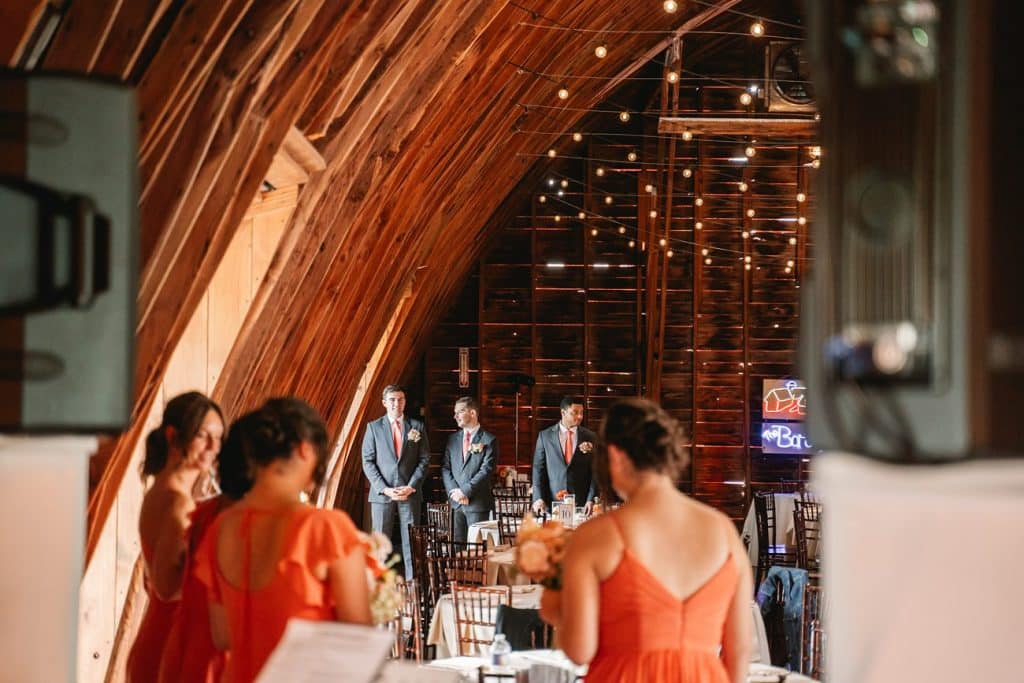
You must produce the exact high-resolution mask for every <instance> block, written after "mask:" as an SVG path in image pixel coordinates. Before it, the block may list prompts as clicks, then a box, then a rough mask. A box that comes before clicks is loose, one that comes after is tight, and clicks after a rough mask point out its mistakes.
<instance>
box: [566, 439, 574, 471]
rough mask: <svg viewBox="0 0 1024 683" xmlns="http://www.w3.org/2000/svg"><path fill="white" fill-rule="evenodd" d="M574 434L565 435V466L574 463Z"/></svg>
mask: <svg viewBox="0 0 1024 683" xmlns="http://www.w3.org/2000/svg"><path fill="white" fill-rule="evenodd" d="M572 451H573V448H572V432H566V433H565V464H566V465H568V464H569V463H571V462H572Z"/></svg>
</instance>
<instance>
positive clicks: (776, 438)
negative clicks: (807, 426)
mask: <svg viewBox="0 0 1024 683" xmlns="http://www.w3.org/2000/svg"><path fill="white" fill-rule="evenodd" d="M814 450H815V449H814V446H813V445H811V442H810V441H808V440H807V434H806V433H805V432H804V426H803V424H801V423H799V422H785V423H778V422H775V423H773V422H765V423H764V424H763V425H762V426H761V452H762V453H793V454H800V453H813V452H814Z"/></svg>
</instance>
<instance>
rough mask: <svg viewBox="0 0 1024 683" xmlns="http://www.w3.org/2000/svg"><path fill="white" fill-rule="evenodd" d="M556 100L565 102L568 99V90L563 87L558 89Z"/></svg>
mask: <svg viewBox="0 0 1024 683" xmlns="http://www.w3.org/2000/svg"><path fill="white" fill-rule="evenodd" d="M558 99H560V100H567V99H569V89H568V88H566V87H565V86H564V85H563V86H562V87H561V88H559V89H558Z"/></svg>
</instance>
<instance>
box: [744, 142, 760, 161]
mask: <svg viewBox="0 0 1024 683" xmlns="http://www.w3.org/2000/svg"><path fill="white" fill-rule="evenodd" d="M743 153H744V154H746V155H747V158H748V159H750V158H751V157H753V156H754V155H755V154H757V147H754V146H753V145H747V146H746V147H744V148H743Z"/></svg>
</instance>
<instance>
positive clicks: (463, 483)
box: [441, 396, 498, 541]
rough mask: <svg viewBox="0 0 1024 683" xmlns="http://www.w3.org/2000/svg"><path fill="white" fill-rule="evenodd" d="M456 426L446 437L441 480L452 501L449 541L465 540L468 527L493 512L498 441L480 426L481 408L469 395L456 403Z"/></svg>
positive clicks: (486, 517)
mask: <svg viewBox="0 0 1024 683" xmlns="http://www.w3.org/2000/svg"><path fill="white" fill-rule="evenodd" d="M455 423H456V424H457V425H458V426H459V430H458V431H457V432H455V433H454V434H452V435H451V436H449V437H448V445H447V447H446V448H445V449H444V460H442V461H441V478H442V479H444V488H445V490H446V491H447V492H448V497H449V498H450V499H451V506H452V517H453V525H454V527H453V529H452V538H453V540H456V541H465V540H466V537H467V534H468V532H469V525H470V524H475V523H477V522H482V521H484V520H486V519H488V518H489V517H490V515H491V510H493V509H494V494H493V493H491V484H492V483H493V482H492V480H493V479H494V470H495V469H496V468H497V466H498V440H497V439H496V438H495V437H494V435H493V434H491V433H490V432H487V431H484V430H483V429H482V428H481V427H480V406H479V405H478V404H477V402H476V400H475V399H474V398H473V397H471V396H463V397H462V398H460V399H458V400H457V401H455Z"/></svg>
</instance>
